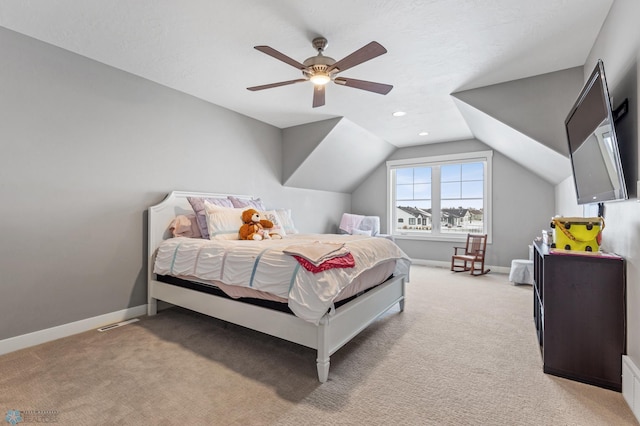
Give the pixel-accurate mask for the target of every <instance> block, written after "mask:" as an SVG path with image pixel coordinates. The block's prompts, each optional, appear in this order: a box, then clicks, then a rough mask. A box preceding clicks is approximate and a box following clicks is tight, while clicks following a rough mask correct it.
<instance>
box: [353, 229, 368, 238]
mask: <svg viewBox="0 0 640 426" xmlns="http://www.w3.org/2000/svg"><path fill="white" fill-rule="evenodd" d="M351 235H368V236H371V229H367V230H366V231H363V230H361V229H352V230H351Z"/></svg>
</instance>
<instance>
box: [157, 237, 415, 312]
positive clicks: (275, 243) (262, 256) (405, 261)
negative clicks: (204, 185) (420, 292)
mask: <svg viewBox="0 0 640 426" xmlns="http://www.w3.org/2000/svg"><path fill="white" fill-rule="evenodd" d="M313 241H321V242H339V243H345V246H346V247H347V248H348V249H349V251H350V252H351V255H352V256H353V258H354V260H355V267H353V268H335V269H329V270H326V271H322V272H318V273H315V274H314V273H312V272H309V271H308V270H306V269H305V268H304V267H302V266H301V265H300V264H299V263H298V261H297V260H296V259H295V258H294V257H293V256H290V255H287V254H284V253H283V250H284V249H285V248H287V247H290V246H294V245H296V244H304V243H310V242H313ZM389 260H396V270H395V274H404V275H406V276H407V277H408V275H409V266H410V260H409V258H408V257H407V255H406V254H405V253H404V252H403V251H402V250H401V249H400V248H399V247H398V246H397V245H396V244H395V243H393V242H392V241H390V240H388V239H386V238H377V237H367V236H359V235H331V234H327V235H325V234H306V235H302V234H298V235H289V236H287V237H286V238H284V239H282V240H264V241H243V240H205V239H199V238H184V237H179V238H171V239H169V240H165V241H163V242H162V244H161V245H160V247H159V248H158V250H157V253H156V260H155V265H154V273H156V274H160V275H175V276H190V277H196V278H199V279H202V280H207V281H220V282H222V283H224V284H230V285H238V286H244V287H251V288H254V289H256V290H262V291H266V292H269V293H271V294H274V295H276V296H279V297H282V298H284V299H287V300H288V303H289V308H290V309H291V310H292V311H293V312H294V313H295V314H296V315H297V316H298V317H300V318H303V319H305V320H307V321H311V322H314V323H316V324H317V323H318V322H319V320H320V319H321V318H322V316H323V315H324V314H325V313H326V312H327V310H328V309H329V308H330V307H331V305H332V303H333V301H334V299H335V298H336V296H337V295H338V294H339V293H340V291H341V290H342V289H343V288H345V287H346V286H348V285H349V283H350V282H352V281H353V279H355V278H356V277H357V276H358V275H360V274H361V273H362V272H364V271H366V270H369V269H371V268H373V267H374V266H376V265H378V264H379V263H381V262H386V261H389Z"/></svg>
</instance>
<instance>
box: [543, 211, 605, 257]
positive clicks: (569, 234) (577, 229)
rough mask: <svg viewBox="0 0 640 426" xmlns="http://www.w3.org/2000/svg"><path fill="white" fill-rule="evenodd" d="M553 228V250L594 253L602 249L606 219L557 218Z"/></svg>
mask: <svg viewBox="0 0 640 426" xmlns="http://www.w3.org/2000/svg"><path fill="white" fill-rule="evenodd" d="M551 227H552V228H553V244H551V247H552V248H559V249H564V250H574V251H593V252H596V251H598V250H599V249H600V238H601V232H602V230H603V229H604V219H603V218H601V217H555V218H553V220H552V221H551Z"/></svg>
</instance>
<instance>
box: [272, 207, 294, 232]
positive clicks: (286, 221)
mask: <svg viewBox="0 0 640 426" xmlns="http://www.w3.org/2000/svg"><path fill="white" fill-rule="evenodd" d="M276 213H277V214H278V217H279V218H280V223H281V224H282V228H283V229H284V231H285V232H286V233H287V234H297V233H298V230H297V229H296V226H295V225H294V224H293V219H292V218H291V209H276Z"/></svg>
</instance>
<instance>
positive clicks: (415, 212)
mask: <svg viewBox="0 0 640 426" xmlns="http://www.w3.org/2000/svg"><path fill="white" fill-rule="evenodd" d="M491 158H492V152H491V151H483V152H476V153H470V154H456V155H447V156H438V157H425V158H417V159H410V160H393V161H388V162H387V171H388V173H387V179H388V191H389V200H390V205H389V221H390V223H389V226H390V232H391V233H392V234H394V235H396V236H407V237H414V238H440V239H456V238H462V237H463V236H464V237H466V234H468V233H478V234H490V223H491V220H490V217H491V216H490V214H491V211H490V210H491V208H490V199H491V198H490V190H491V187H490V182H491Z"/></svg>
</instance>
